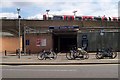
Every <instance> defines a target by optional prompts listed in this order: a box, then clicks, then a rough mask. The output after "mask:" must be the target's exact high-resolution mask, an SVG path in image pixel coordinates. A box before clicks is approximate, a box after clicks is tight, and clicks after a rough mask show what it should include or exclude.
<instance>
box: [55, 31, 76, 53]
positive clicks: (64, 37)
mask: <svg viewBox="0 0 120 80" xmlns="http://www.w3.org/2000/svg"><path fill="white" fill-rule="evenodd" d="M73 47H77V33H76V32H55V33H54V34H53V49H54V51H55V52H68V51H70V49H71V48H73Z"/></svg>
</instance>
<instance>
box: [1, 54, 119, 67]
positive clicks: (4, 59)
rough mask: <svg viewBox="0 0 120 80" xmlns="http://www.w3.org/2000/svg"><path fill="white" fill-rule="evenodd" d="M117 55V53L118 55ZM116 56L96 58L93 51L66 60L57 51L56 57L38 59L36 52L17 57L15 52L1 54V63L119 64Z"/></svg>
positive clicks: (63, 55) (64, 56)
mask: <svg viewBox="0 0 120 80" xmlns="http://www.w3.org/2000/svg"><path fill="white" fill-rule="evenodd" d="M118 56H119V55H118ZM118 56H117V57H116V58H115V59H109V58H105V59H96V57H95V53H89V59H79V58H78V59H75V60H68V59H67V58H66V54H65V53H59V54H58V56H57V59H55V60H53V59H52V60H51V59H46V60H39V59H38V58H37V54H31V55H22V56H21V58H18V56H17V55H16V54H7V55H6V56H5V55H4V54H2V55H1V56H0V58H1V61H0V64H1V65H84V64H86V65H87V64H88V65H89V64H119V58H118Z"/></svg>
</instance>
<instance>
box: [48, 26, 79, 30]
mask: <svg viewBox="0 0 120 80" xmlns="http://www.w3.org/2000/svg"><path fill="white" fill-rule="evenodd" d="M49 29H52V30H58V29H62V30H64V29H79V26H49Z"/></svg>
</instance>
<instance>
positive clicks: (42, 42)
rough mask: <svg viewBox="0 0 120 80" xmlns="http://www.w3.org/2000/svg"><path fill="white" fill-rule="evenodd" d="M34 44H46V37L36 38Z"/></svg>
mask: <svg viewBox="0 0 120 80" xmlns="http://www.w3.org/2000/svg"><path fill="white" fill-rule="evenodd" d="M36 46H46V39H40V38H39V39H37V42H36Z"/></svg>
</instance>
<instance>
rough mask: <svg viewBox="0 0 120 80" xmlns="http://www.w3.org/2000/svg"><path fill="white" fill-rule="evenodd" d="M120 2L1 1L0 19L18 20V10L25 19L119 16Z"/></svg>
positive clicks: (97, 0)
mask: <svg viewBox="0 0 120 80" xmlns="http://www.w3.org/2000/svg"><path fill="white" fill-rule="evenodd" d="M119 1H120V0H3V1H2V0H1V1H0V5H1V6H0V17H7V18H13V19H15V18H17V8H20V15H21V17H22V18H24V19H42V17H43V15H44V14H46V10H48V9H49V10H50V12H49V15H73V11H77V12H76V15H77V16H104V15H105V16H107V17H108V16H110V17H117V16H118V3H119Z"/></svg>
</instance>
